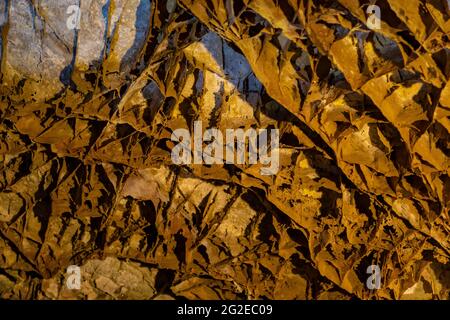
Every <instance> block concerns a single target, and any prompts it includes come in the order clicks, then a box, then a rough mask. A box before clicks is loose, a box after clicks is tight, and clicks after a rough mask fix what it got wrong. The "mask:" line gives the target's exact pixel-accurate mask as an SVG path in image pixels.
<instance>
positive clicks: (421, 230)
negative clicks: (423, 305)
mask: <svg viewBox="0 0 450 320" xmlns="http://www.w3.org/2000/svg"><path fill="white" fill-rule="evenodd" d="M370 4H376V5H378V6H379V7H380V9H381V26H380V29H378V30H370V29H368V28H367V26H366V21H367V14H366V9H367V6H368V5H370ZM71 5H75V6H78V7H79V8H80V13H81V19H80V23H79V27H78V28H75V29H70V28H68V25H67V19H68V18H70V17H69V15H68V13H67V12H68V11H67V8H68V7H69V6H71ZM0 28H1V39H0V44H1V45H0V58H1V69H0V76H1V84H0V99H1V100H0V119H1V121H0V135H1V139H0V163H1V167H0V170H1V171H0V172H1V174H0V297H1V298H7V299H56V298H60V299H171V298H179V297H184V298H188V299H351V298H360V299H374V298H376V299H402V298H403V299H404V298H417V299H449V291H450V268H449V259H450V238H449V230H450V219H449V208H450V177H449V176H450V84H449V82H448V79H449V76H450V50H449V33H450V21H449V7H448V2H447V1H446V0H383V1H381V0H380V1H377V2H374V1H372V2H370V1H364V0H338V1H331V0H321V1H318V0H317V1H316V0H314V1H310V0H178V1H175V0H152V1H150V0H127V1H126V0H0ZM196 120H201V121H202V122H203V124H204V127H217V128H219V129H222V130H225V129H227V128H243V129H248V128H277V129H279V130H280V170H279V173H278V174H277V175H276V176H263V175H261V174H260V170H259V169H260V165H231V164H226V165H212V166H207V165H185V166H177V165H174V164H173V162H172V160H171V156H170V155H171V149H172V148H173V146H174V143H173V142H172V141H171V139H170V137H171V133H172V132H173V130H175V129H178V128H187V129H192V124H193V122H194V121H196ZM69 265H79V266H80V267H81V271H82V285H81V289H80V290H69V289H68V288H67V287H66V286H65V278H66V276H67V275H66V268H67V267H68V266H69ZM370 265H378V266H379V267H380V270H381V288H380V289H379V290H370V289H368V288H367V286H366V280H367V278H368V277H369V276H370V274H367V273H366V270H367V267H369V266H370Z"/></svg>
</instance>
